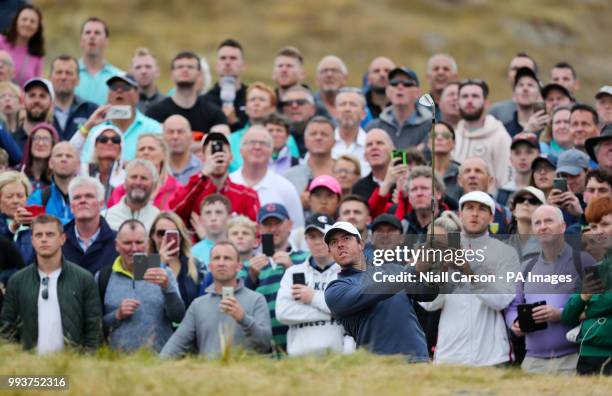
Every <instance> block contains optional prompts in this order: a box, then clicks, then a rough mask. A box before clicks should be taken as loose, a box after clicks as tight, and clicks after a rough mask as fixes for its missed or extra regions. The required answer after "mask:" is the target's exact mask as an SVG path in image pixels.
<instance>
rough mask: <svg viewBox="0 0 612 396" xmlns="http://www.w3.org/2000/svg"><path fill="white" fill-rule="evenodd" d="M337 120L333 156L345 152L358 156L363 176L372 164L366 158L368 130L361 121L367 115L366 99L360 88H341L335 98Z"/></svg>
mask: <svg viewBox="0 0 612 396" xmlns="http://www.w3.org/2000/svg"><path fill="white" fill-rule="evenodd" d="M335 110H336V122H337V123H338V127H337V128H336V130H335V131H334V137H335V139H336V144H335V146H334V148H333V149H332V157H334V159H338V157H340V156H341V155H343V154H351V155H354V156H356V157H357V158H358V159H359V162H360V163H361V176H362V177H364V176H367V175H368V174H369V173H370V170H371V169H370V165H369V164H368V163H367V162H366V160H365V158H364V154H365V141H366V131H364V130H363V129H362V128H361V126H360V125H361V121H362V120H363V119H364V117H365V116H366V101H365V97H364V96H363V93H361V90H360V89H359V88H341V89H340V90H339V91H338V94H337V95H336V100H335Z"/></svg>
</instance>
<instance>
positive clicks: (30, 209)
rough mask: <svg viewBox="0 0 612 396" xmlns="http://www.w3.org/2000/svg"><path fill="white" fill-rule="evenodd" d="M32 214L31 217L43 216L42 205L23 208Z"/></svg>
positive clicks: (43, 209)
mask: <svg viewBox="0 0 612 396" xmlns="http://www.w3.org/2000/svg"><path fill="white" fill-rule="evenodd" d="M23 208H24V209H25V210H27V211H28V212H30V213H31V214H32V217H38V216H40V215H43V214H45V207H44V206H42V205H26V206H24V207H23Z"/></svg>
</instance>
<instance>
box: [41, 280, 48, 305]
mask: <svg viewBox="0 0 612 396" xmlns="http://www.w3.org/2000/svg"><path fill="white" fill-rule="evenodd" d="M41 283H42V285H43V289H42V292H41V293H40V295H41V297H42V298H43V300H48V299H49V277H48V276H45V277H44V278H42V280H41Z"/></svg>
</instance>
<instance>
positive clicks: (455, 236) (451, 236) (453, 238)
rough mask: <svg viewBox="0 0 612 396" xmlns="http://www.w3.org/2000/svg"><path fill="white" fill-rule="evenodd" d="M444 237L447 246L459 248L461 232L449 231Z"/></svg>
mask: <svg viewBox="0 0 612 396" xmlns="http://www.w3.org/2000/svg"><path fill="white" fill-rule="evenodd" d="M446 239H447V241H448V247H449V248H452V249H461V234H460V233H459V232H449V233H448V235H447V236H446Z"/></svg>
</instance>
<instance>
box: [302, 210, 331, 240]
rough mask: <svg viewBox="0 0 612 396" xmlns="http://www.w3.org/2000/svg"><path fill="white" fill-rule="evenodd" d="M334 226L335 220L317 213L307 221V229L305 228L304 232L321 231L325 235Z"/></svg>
mask: <svg viewBox="0 0 612 396" xmlns="http://www.w3.org/2000/svg"><path fill="white" fill-rule="evenodd" d="M332 224H334V219H332V218H331V217H329V216H328V215H326V214H323V213H315V214H313V215H311V216H310V217H309V218H308V219H306V227H305V228H304V232H308V230H311V229H313V228H314V229H315V230H319V231H321V232H322V233H323V235H325V233H326V232H327V230H329V229H330V228H331V226H332Z"/></svg>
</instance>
